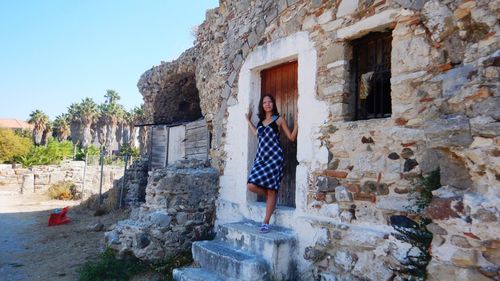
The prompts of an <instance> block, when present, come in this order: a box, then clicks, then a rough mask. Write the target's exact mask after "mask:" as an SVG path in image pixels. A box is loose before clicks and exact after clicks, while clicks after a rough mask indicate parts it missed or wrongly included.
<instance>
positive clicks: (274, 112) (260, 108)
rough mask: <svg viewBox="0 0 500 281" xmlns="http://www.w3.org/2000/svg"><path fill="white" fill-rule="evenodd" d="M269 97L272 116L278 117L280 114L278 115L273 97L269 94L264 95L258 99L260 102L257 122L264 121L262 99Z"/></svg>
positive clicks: (264, 114)
mask: <svg viewBox="0 0 500 281" xmlns="http://www.w3.org/2000/svg"><path fill="white" fill-rule="evenodd" d="M265 97H269V98H270V99H271V101H272V102H273V115H276V116H279V115H280V114H279V113H278V108H277V107H276V100H274V97H273V96H271V94H264V95H263V96H262V97H260V102H259V114H258V116H259V120H260V121H263V120H264V119H266V112H265V111H264V107H263V105H262V103H263V102H264V98H265Z"/></svg>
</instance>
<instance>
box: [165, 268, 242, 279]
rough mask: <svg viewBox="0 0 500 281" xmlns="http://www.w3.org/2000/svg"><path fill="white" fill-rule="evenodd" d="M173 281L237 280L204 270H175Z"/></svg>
mask: <svg viewBox="0 0 500 281" xmlns="http://www.w3.org/2000/svg"><path fill="white" fill-rule="evenodd" d="M172 275H173V277H174V281H237V279H233V278H229V277H222V276H220V275H217V274H215V273H213V272H210V271H208V270H206V269H204V268H197V267H184V268H178V269H177V268H176V269H174V271H173V272H172Z"/></svg>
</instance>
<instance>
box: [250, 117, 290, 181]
mask: <svg viewBox="0 0 500 281" xmlns="http://www.w3.org/2000/svg"><path fill="white" fill-rule="evenodd" d="M277 119H278V116H273V121H272V122H271V123H270V124H269V125H267V126H264V125H263V124H262V122H259V124H257V136H258V139H259V147H258V149H257V156H256V157H255V161H254V163H253V167H252V171H251V172H250V176H249V177H248V183H253V184H255V185H257V186H259V187H263V188H267V189H275V190H277V189H278V188H279V187H280V182H281V179H282V178H283V149H282V148H281V145H280V135H279V130H278V125H277V124H276V120H277Z"/></svg>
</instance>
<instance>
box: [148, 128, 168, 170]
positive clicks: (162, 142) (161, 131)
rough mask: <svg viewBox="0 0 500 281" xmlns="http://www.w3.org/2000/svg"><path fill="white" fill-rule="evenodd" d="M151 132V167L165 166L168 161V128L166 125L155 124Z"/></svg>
mask: <svg viewBox="0 0 500 281" xmlns="http://www.w3.org/2000/svg"><path fill="white" fill-rule="evenodd" d="M151 134H152V135H151V138H152V139H151V168H152V169H157V168H165V166H166V163H167V149H168V147H167V145H168V141H167V140H168V128H167V126H165V125H154V126H152V130H151Z"/></svg>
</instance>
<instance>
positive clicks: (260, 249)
mask: <svg viewBox="0 0 500 281" xmlns="http://www.w3.org/2000/svg"><path fill="white" fill-rule="evenodd" d="M259 226H260V224H259V223H256V222H253V221H245V222H237V223H229V224H224V225H221V226H219V229H218V232H217V237H216V239H217V240H220V241H222V242H224V243H226V244H228V245H231V246H232V247H235V248H237V249H240V250H243V251H246V252H250V253H253V254H257V255H260V256H262V257H263V258H264V259H265V260H266V262H267V264H268V265H269V267H270V269H271V272H272V277H273V278H274V279H276V280H292V279H293V275H294V273H293V272H292V270H291V269H293V268H295V266H293V250H294V247H295V241H296V239H295V234H294V232H293V230H291V229H287V228H283V227H278V226H274V225H271V232H269V233H260V231H259Z"/></svg>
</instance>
